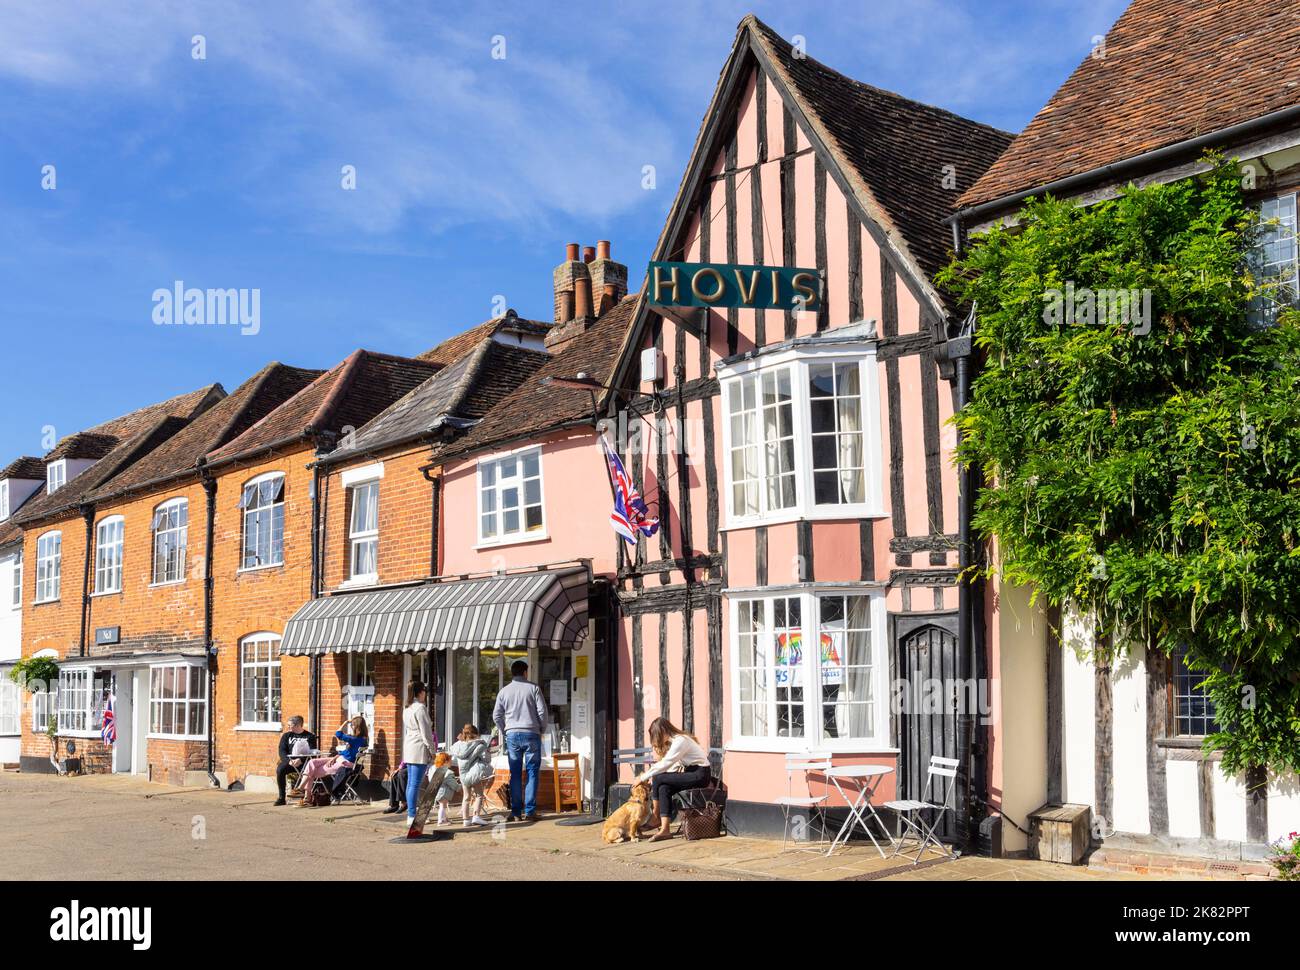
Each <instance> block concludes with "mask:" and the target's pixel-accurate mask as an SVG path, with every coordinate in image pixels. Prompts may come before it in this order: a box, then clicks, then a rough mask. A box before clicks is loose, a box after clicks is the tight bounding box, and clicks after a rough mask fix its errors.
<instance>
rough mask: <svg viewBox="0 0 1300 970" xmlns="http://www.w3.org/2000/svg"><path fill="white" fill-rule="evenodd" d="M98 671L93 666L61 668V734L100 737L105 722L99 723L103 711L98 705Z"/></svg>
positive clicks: (99, 691) (59, 693) (59, 692)
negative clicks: (98, 718)
mask: <svg viewBox="0 0 1300 970" xmlns="http://www.w3.org/2000/svg"><path fill="white" fill-rule="evenodd" d="M100 693H102V691H101V690H99V689H96V685H95V671H94V670H93V669H92V668H90V667H75V668H73V669H72V670H68V669H67V668H64V669H62V670H60V671H59V690H58V705H57V709H58V723H59V734H63V735H69V736H71V737H78V738H97V737H99V732H100V729H101V728H102V726H103V724H102V722H101V723H100V724H96V723H95V720H96V717H97V716H98V715H102V713H103V712H102V710H101V709H97V708H96V706H95V701H96V695H98V694H100Z"/></svg>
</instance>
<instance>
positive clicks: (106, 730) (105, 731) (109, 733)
mask: <svg viewBox="0 0 1300 970" xmlns="http://www.w3.org/2000/svg"><path fill="white" fill-rule="evenodd" d="M99 736H100V737H101V738H103V739H104V743H105V744H117V718H116V717H115V716H114V715H113V695H112V694H109V695H108V700H106V701H105V702H104V727H103V728H102V729H101V730H100V732H99Z"/></svg>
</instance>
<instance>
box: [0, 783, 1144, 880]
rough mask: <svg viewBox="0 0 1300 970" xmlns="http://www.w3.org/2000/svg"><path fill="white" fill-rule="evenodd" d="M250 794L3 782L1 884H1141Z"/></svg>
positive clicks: (1090, 875) (1018, 863) (1070, 873)
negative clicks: (603, 833) (430, 817)
mask: <svg viewBox="0 0 1300 970" xmlns="http://www.w3.org/2000/svg"><path fill="white" fill-rule="evenodd" d="M271 802H272V797H271V796H267V795H264V794H257V793H248V792H223V791H211V790H204V789H189V788H186V789H181V788H175V787H171V786H167V785H158V784H150V783H148V782H144V781H140V780H137V779H134V778H128V777H122V776H110V775H98V776H90V777H82V778H57V777H54V776H50V775H31V774H27V775H24V774H17V773H13V772H6V773H4V774H3V775H0V879H24V880H30V879H77V880H97V879H126V880H131V879H191V880H192V879H246V880H254V879H286V878H293V879H300V880H312V879H318V880H326V879H342V878H347V879H359V880H375V879H387V880H437V879H438V878H440V877H443V878H452V879H474V880H503V879H504V880H510V879H530V880H620V881H632V880H683V879H687V880H742V879H783V880H784V879H797V880H813V881H838V880H850V881H855V880H866V879H891V880H892V879H897V880H925V881H929V880H945V881H946V880H963V881H964V880H1053V881H1056V880H1067V879H1069V880H1075V879H1088V880H1095V879H1124V878H1133V877H1131V876H1130V877H1126V876H1122V875H1118V874H1115V873H1103V872H1098V871H1093V870H1089V869H1086V868H1080V867H1070V866H1057V865H1052V864H1050V863H1043V862H1034V861H1029V860H1007V859H981V858H973V857H967V858H961V859H957V860H946V859H943V858H941V857H938V856H937V855H935V854H933V853H932V854H931V855H929V856H927V857H926V858H925V859H923V860H922V864H921V865H920V866H917V867H912V866H911V865H910V864H908V863H907V862H906V861H904V860H899V859H892V860H888V861H886V860H882V859H881V858H880V856H879V854H878V853H877V852H876V850H875V849H874V848H872V846H871V845H869V844H862V845H858V844H854V845H850V846H849V847H847V848H846V849H843V850H841V851H838V852H836V854H835V855H834V856H832V857H830V858H827V857H826V856H825V855H821V854H814V853H810V852H799V851H786V852H783V851H782V850H781V843H780V842H776V841H771V840H765V839H746V838H736V837H732V836H728V837H726V838H722V839H713V840H708V841H704V842H689V843H688V842H684V841H682V840H680V839H674V840H672V841H669V842H653V843H652V842H648V841H644V842H639V843H633V844H625V845H618V846H606V845H603V844H602V843H601V841H600V827H599V826H576V827H568V826H560V825H557V824H556V820H555V819H553V818H552V819H545V818H544V819H542V820H541V821H539V822H536V823H534V824H531V825H523V824H516V825H510V826H507V825H504V824H502V825H498V826H495V827H494V828H491V829H478V830H464V829H462V828H460V826H459V824H458V823H457V824H455V825H454V826H453V827H451V828H450V829H444V830H440V831H444V832H447V833H448V834H449V837H448V838H446V839H443V840H441V841H439V842H436V843H432V844H427V845H400V844H399V845H394V844H390V843H389V841H388V839H390V838H395V837H397V836H400V835H402V834H403V833H404V831H405V826H404V824H403V822H404V820H403V818H402V817H401V816H385V815H383V814H382V813H381V811H380V810H381V809H382V808H383V805H382V804H380V803H375V804H373V805H369V806H337V807H330V808H316V809H303V808H297V807H294V806H292V805H290V806H286V807H281V808H276V807H274V806H273V805H272V804H271Z"/></svg>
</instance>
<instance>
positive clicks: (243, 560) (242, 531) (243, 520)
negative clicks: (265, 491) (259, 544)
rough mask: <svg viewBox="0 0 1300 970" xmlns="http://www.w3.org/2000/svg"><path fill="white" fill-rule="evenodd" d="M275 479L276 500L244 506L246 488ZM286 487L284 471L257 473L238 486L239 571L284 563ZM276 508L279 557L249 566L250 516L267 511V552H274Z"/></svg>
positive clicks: (250, 570)
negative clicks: (268, 530) (278, 517)
mask: <svg viewBox="0 0 1300 970" xmlns="http://www.w3.org/2000/svg"><path fill="white" fill-rule="evenodd" d="M277 479H278V480H279V481H280V497H279V499H278V500H276V501H272V502H270V503H268V504H266V505H250V506H247V507H245V505H244V495H245V494H247V491H248V489H250V488H253V487H256V486H261V485H262V484H264V483H266V482H271V481H275V480H277ZM287 487H288V482H287V481H286V480H285V475H284V472H267V473H266V474H265V475H258V476H257V477H256V478H250V479H249V480H248V481H246V482H244V484H243V485H241V486H240V489H239V512H240V520H239V523H240V524H239V536H240V540H239V571H240V572H241V573H243V572H252V571H254V570H257V569H275V568H277V567H279V566H283V565H284V520H285V509H284V493H285V489H286V488H287ZM277 509H279V512H280V558H279V559H278V560H274V561H268V562H258V563H255V564H253V565H251V566H250V565H248V528H249V521H250V517H251V516H256V515H257V514H258V513H261V512H267V513H269V514H270V517H271V519H270V527H269V528H270V538H269V539H268V543H269V552H274V550H275V516H276V510H277Z"/></svg>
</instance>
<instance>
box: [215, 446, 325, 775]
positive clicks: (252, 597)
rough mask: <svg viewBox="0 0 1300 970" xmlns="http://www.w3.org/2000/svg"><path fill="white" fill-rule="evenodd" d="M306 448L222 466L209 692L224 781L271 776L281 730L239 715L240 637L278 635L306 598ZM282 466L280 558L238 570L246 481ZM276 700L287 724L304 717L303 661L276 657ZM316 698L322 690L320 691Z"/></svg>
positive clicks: (308, 553) (308, 524)
mask: <svg viewBox="0 0 1300 970" xmlns="http://www.w3.org/2000/svg"><path fill="white" fill-rule="evenodd" d="M311 459H312V455H311V452H310V451H309V450H307V449H299V450H297V451H292V452H288V453H284V454H280V455H277V456H276V457H275V458H274V459H273V460H268V461H264V462H261V463H258V464H254V465H248V466H243V467H237V468H227V469H222V470H220V474H219V475H218V477H217V500H216V501H217V510H216V522H215V533H214V542H213V547H214V558H213V568H212V576H213V595H214V598H215V604H216V606H215V609H214V613H213V644H214V646H215V647H216V648H217V651H218V653H217V659H216V687H215V697H214V702H215V704H214V716H215V725H214V733H215V739H216V766H217V770H218V771H224V772H226V773H227V775H228V780H229V781H239V780H242V779H243V778H244V777H245V776H246V775H250V774H256V775H274V774H275V767H276V763H277V762H278V760H279V756H278V753H277V751H278V744H279V740H280V733H281V730H282V729H275V730H248V729H243V728H240V727H239V721H240V700H239V690H240V669H239V644H240V641H241V640H242V639H243V638H244V637H246V636H248V635H250V634H253V633H274V634H277V635H283V633H284V626H285V622H286V621H287V620H288V619H289V617H290V616H292V615H293V614H294V612H296V611H297V610H298V608H299V607H301V606H302V605H303V604H304V603H306V602H307V600H308V599H310V598H311V479H312V473H311V472H310V471H309V470H308V469H307V467H306V466H307V464H308V463H309V462H310V461H311ZM271 471H278V472H283V473H284V476H285V485H284V506H285V508H284V565H282V566H272V567H267V568H263V569H257V570H250V571H245V572H241V571H240V569H239V565H240V557H241V555H242V552H243V513H242V511H241V510H240V508H239V499H240V496H241V494H242V492H243V486H244V483H245V482H247V481H249V480H250V479H252V478H256V477H257V476H258V475H261V474H264V473H266V472H271ZM280 663H281V668H280V676H281V707H282V717H283V720H284V722H286V723H287V721H288V718H289V717H290V716H292V715H294V714H301V715H302V716H303V717H308V716H309V714H310V708H309V698H308V690H307V688H308V661H307V658H305V657H283V658H281V661H280ZM321 696H322V698H324V697H325V696H326V695H325V694H324V693H322V695H321Z"/></svg>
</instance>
